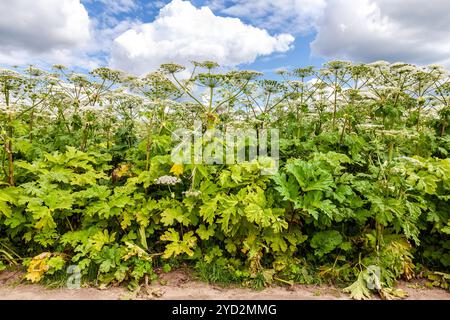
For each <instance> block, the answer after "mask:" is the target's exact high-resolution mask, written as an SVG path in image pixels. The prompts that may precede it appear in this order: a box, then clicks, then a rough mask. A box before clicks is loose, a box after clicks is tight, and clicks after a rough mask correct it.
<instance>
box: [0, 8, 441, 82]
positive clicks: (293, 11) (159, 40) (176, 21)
mask: <svg viewBox="0 0 450 320" xmlns="http://www.w3.org/2000/svg"><path fill="white" fill-rule="evenodd" d="M0 12H3V15H2V20H1V21H0V64H1V65H8V66H10V65H13V64H18V65H26V64H36V65H41V66H44V67H45V66H48V65H51V64H55V63H62V64H66V65H68V66H70V67H72V68H75V69H83V70H86V69H91V68H94V67H97V66H100V65H105V66H110V67H112V68H117V69H123V70H125V71H128V72H130V73H135V74H144V73H147V72H150V71H153V70H154V69H156V68H157V67H158V66H159V65H160V64H161V63H166V62H177V63H182V64H188V61H190V60H216V61H217V62H219V63H220V64H221V65H223V66H225V67H230V68H241V69H254V70H258V71H262V72H264V73H266V75H268V76H270V75H271V74H273V72H274V71H275V70H276V69H279V68H283V69H292V68H294V67H299V66H306V65H315V66H320V65H321V64H322V63H324V62H325V61H327V60H331V59H344V60H351V61H354V62H373V61H376V60H387V61H389V62H397V61H402V62H408V63H414V64H419V65H426V64H441V65H444V66H446V67H449V66H450V46H449V45H448V43H450V27H449V24H448V21H450V1H447V0H396V1H392V0H191V1H187V0H186V1H184V0H14V1H1V2H0Z"/></svg>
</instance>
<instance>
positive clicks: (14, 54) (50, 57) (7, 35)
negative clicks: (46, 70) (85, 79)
mask: <svg viewBox="0 0 450 320" xmlns="http://www.w3.org/2000/svg"><path fill="white" fill-rule="evenodd" d="M0 12H1V15H2V17H1V19H0V63H4V64H25V63H34V62H39V61H41V62H42V61H43V62H46V63H71V64H78V63H83V64H86V61H85V60H84V58H82V57H81V56H83V54H80V56H77V55H76V54H75V53H76V52H77V53H79V52H81V51H82V50H83V48H84V47H85V46H86V45H87V44H88V41H89V39H90V38H91V31H90V26H89V16H88V13H87V11H86V9H85V8H84V6H83V5H82V4H81V3H80V1H79V0H36V1H29V0H4V1H0ZM88 64H89V63H88Z"/></svg>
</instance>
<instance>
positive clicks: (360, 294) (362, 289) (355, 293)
mask: <svg viewBox="0 0 450 320" xmlns="http://www.w3.org/2000/svg"><path fill="white" fill-rule="evenodd" d="M365 274H366V272H365V271H363V272H360V273H359V275H358V279H357V280H356V281H355V282H353V284H352V285H350V286H348V287H347V288H344V289H343V291H344V292H347V293H349V294H350V298H352V299H355V300H367V299H370V298H371V297H372V293H371V292H370V290H369V289H368V288H367V286H366V281H365V278H364V276H365Z"/></svg>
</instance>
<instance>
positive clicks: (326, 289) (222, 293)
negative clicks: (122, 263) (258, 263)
mask: <svg viewBox="0 0 450 320" xmlns="http://www.w3.org/2000/svg"><path fill="white" fill-rule="evenodd" d="M22 277H23V275H22V274H21V273H19V272H6V271H4V272H0V300H40V299H44V300H119V299H153V300H155V299H167V300H216V299H220V300H242V299H246V300H348V299H349V297H348V295H347V294H345V293H342V290H340V289H338V288H333V287H330V286H308V285H294V286H292V287H291V286H276V287H270V288H266V289H264V290H260V291H256V290H252V289H248V288H238V287H227V288H224V287H221V286H217V285H213V284H207V283H204V282H200V281H197V280H195V279H193V278H192V277H190V276H189V275H188V274H187V273H186V272H183V271H174V272H170V273H168V274H162V275H161V276H160V279H159V280H157V281H155V282H154V283H153V284H151V285H149V286H148V287H147V288H146V289H145V290H143V291H144V292H142V291H141V292H140V293H139V294H138V295H137V296H136V295H133V294H132V293H131V292H130V291H128V290H127V289H126V288H120V287H112V288H107V289H105V290H100V289H96V288H81V289H67V288H57V289H49V288H46V287H44V286H41V285H31V284H25V283H24V281H21V278H22ZM397 287H398V288H401V289H403V290H405V291H406V292H407V293H408V298H407V299H412V300H450V293H449V292H447V291H444V290H440V289H436V288H432V289H430V288H427V287H425V286H424V285H423V283H421V282H419V281H417V282H409V283H406V282H400V283H399V285H398V286H397ZM375 299H376V297H375Z"/></svg>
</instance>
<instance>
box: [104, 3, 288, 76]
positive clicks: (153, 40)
mask: <svg viewBox="0 0 450 320" xmlns="http://www.w3.org/2000/svg"><path fill="white" fill-rule="evenodd" d="M293 41H294V37H293V36H291V35H290V34H278V35H275V36H271V35H270V34H269V33H268V32H267V31H266V30H264V29H260V28H256V27H253V26H251V25H247V24H244V23H243V22H242V21H241V20H240V19H238V18H230V17H220V16H216V15H214V13H213V12H212V11H211V10H210V9H209V8H208V7H206V6H205V7H202V8H199V9H198V8H196V7H194V6H193V5H192V4H191V3H190V2H189V1H182V0H173V1H172V2H171V3H169V4H167V5H166V6H165V7H163V8H162V9H161V10H160V12H159V15H158V16H157V17H156V19H155V20H154V21H153V22H151V23H144V24H140V25H138V26H134V27H133V28H131V29H130V30H128V31H126V32H124V33H123V34H121V35H120V36H118V37H117V38H116V39H115V40H114V44H113V49H112V55H111V59H110V63H111V65H112V66H113V67H115V68H120V69H124V70H127V71H130V72H133V73H136V74H143V73H146V72H149V71H151V70H155V69H157V68H158V67H159V65H160V64H162V63H166V62H176V63H182V64H186V63H187V62H188V61H190V60H214V61H216V62H218V63H220V64H221V65H223V66H236V65H238V64H242V63H251V62H253V61H254V60H255V59H256V58H257V57H258V56H265V55H270V54H272V53H274V52H286V51H288V50H289V49H290V48H291V46H292V43H293Z"/></svg>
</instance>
